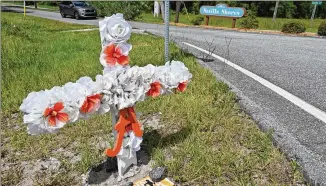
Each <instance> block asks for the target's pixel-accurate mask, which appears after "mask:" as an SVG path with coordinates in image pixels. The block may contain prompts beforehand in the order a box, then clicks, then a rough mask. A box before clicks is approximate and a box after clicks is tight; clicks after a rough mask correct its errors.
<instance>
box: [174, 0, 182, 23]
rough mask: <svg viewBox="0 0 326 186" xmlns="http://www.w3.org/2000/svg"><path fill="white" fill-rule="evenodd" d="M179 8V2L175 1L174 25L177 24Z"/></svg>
mask: <svg viewBox="0 0 326 186" xmlns="http://www.w3.org/2000/svg"><path fill="white" fill-rule="evenodd" d="M180 7H181V1H177V2H176V7H175V19H174V22H175V23H179V13H180Z"/></svg>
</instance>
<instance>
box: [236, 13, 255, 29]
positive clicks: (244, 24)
mask: <svg viewBox="0 0 326 186" xmlns="http://www.w3.org/2000/svg"><path fill="white" fill-rule="evenodd" d="M258 26H259V22H258V19H257V17H256V15H255V12H254V11H252V10H249V11H248V14H247V16H246V17H245V18H244V19H243V20H242V21H241V22H240V27H241V28H246V29H256V28H258Z"/></svg>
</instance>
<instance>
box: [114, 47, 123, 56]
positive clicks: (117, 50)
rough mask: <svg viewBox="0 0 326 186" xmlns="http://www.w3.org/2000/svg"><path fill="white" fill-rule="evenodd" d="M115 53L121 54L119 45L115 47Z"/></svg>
mask: <svg viewBox="0 0 326 186" xmlns="http://www.w3.org/2000/svg"><path fill="white" fill-rule="evenodd" d="M115 53H116V54H117V55H119V56H122V50H121V48H120V47H115Z"/></svg>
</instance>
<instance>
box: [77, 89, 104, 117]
mask: <svg viewBox="0 0 326 186" xmlns="http://www.w3.org/2000/svg"><path fill="white" fill-rule="evenodd" d="M101 97H102V96H101V95H100V94H95V95H92V96H87V97H86V99H85V101H84V103H83V105H82V106H81V108H80V111H81V112H83V113H87V112H90V111H91V110H92V109H93V108H94V106H95V105H96V104H98V103H99V102H100V101H101Z"/></svg>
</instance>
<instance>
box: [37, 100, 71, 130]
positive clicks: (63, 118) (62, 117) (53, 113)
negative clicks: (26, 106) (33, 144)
mask: <svg viewBox="0 0 326 186" xmlns="http://www.w3.org/2000/svg"><path fill="white" fill-rule="evenodd" d="M63 108H64V106H63V103H62V102H57V103H56V104H54V106H53V107H48V108H46V109H45V111H44V113H43V116H44V117H45V118H47V119H48V122H49V125H51V126H56V125H57V124H65V123H66V122H67V121H68V120H69V116H68V114H66V113H64V112H62V110H63Z"/></svg>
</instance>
